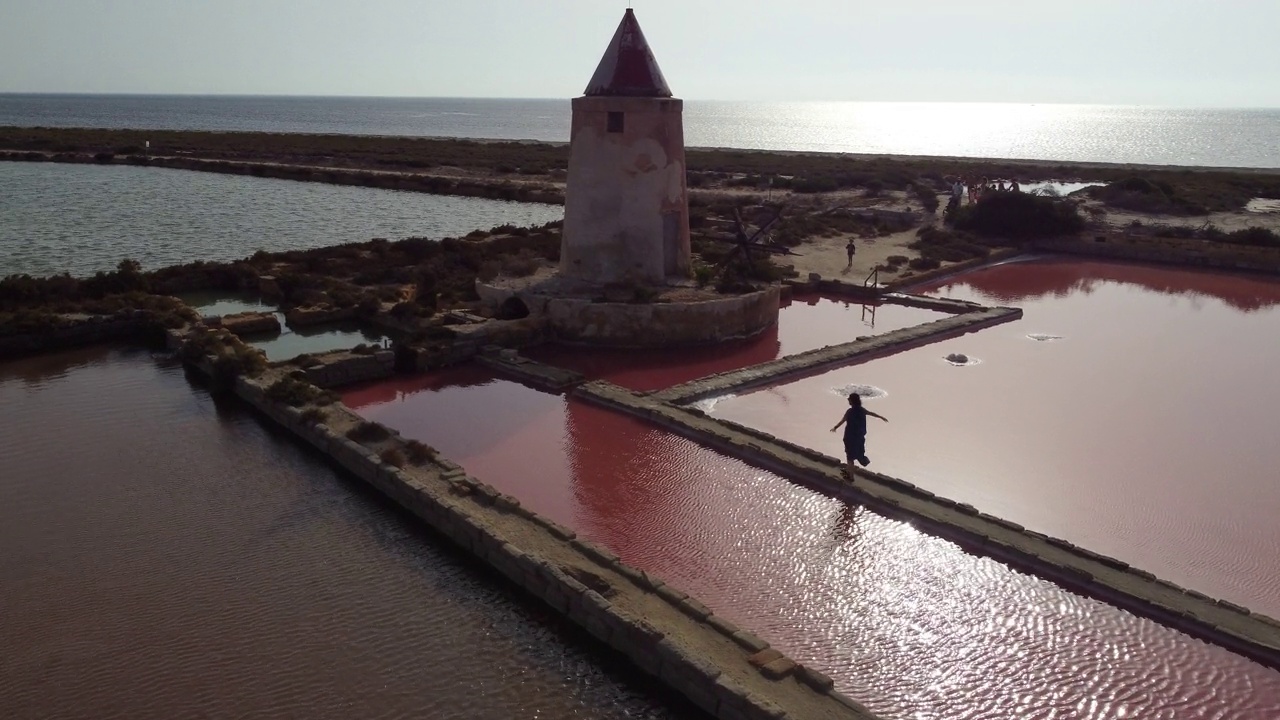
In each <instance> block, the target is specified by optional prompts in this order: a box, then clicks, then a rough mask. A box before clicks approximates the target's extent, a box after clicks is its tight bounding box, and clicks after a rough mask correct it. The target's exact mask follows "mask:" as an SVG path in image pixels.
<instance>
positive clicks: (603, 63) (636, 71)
mask: <svg viewBox="0 0 1280 720" xmlns="http://www.w3.org/2000/svg"><path fill="white" fill-rule="evenodd" d="M585 94H586V95H622V96H626V97H671V88H669V87H667V81H666V79H665V78H663V77H662V71H661V70H659V69H658V61H657V60H654V59H653V51H652V50H650V49H649V43H648V42H646V41H645V39H644V33H642V32H640V23H638V22H636V14H635V13H634V12H632V11H631V8H627V14H625V15H623V16H622V23H621V24H619V25H618V32H616V33H614V35H613V40H612V41H611V42H610V43H609V48H608V49H607V50H605V51H604V57H603V58H601V59H600V66H599V67H597V68H596V74H595V75H592V76H591V83H590V84H588V85H587V91H586V93H585Z"/></svg>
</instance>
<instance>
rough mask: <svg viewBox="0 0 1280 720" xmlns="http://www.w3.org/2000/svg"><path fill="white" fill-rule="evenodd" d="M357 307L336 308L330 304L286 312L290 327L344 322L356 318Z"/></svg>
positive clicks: (285, 316)
mask: <svg viewBox="0 0 1280 720" xmlns="http://www.w3.org/2000/svg"><path fill="white" fill-rule="evenodd" d="M355 316H356V309H355V308H336V307H331V306H329V305H320V306H309V307H299V308H293V309H291V310H288V311H286V312H285V314H284V318H285V320H287V321H288V322H289V326H290V327H310V326H312V325H323V324H325V323H334V322H342V321H344V320H351V319H354V318H355Z"/></svg>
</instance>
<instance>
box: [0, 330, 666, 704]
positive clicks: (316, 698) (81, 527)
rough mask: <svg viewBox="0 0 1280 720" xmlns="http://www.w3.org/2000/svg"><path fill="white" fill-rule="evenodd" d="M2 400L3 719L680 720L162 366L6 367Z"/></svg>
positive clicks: (99, 359) (94, 361)
mask: <svg viewBox="0 0 1280 720" xmlns="http://www.w3.org/2000/svg"><path fill="white" fill-rule="evenodd" d="M0 407H3V408H4V412H3V413H0V457H2V458H3V465H0V468H3V469H2V470H0V548H3V552H0V717H2V718H5V719H6V720H18V719H23V718H33V719H34V718H127V719H128V720H139V719H144V718H157V719H162V718H163V719H168V718H195V717H211V718H375V717H376V718H534V717H546V718H561V717H589V718H599V717H606V718H636V717H648V718H674V717H688V715H687V714H686V711H685V709H684V706H675V707H667V706H665V705H662V704H658V703H657V702H656V701H655V700H653V699H651V698H650V697H648V696H646V694H644V693H643V691H644V689H645V688H644V687H637V686H635V685H632V684H629V681H627V682H624V681H623V680H621V678H622V677H624V674H623V673H622V672H621V670H620V669H618V668H614V667H612V666H610V667H609V668H602V667H601V666H600V665H599V663H598V658H597V657H596V656H595V655H593V654H588V653H587V652H585V651H584V650H583V649H582V647H581V645H580V644H579V642H580V641H578V640H576V639H574V638H575V637H576V636H575V635H566V634H565V633H564V631H563V630H562V629H559V627H558V626H557V625H556V624H549V623H548V622H547V620H546V618H545V617H544V615H543V614H542V613H541V611H540V610H539V609H537V608H536V607H535V606H532V605H523V604H515V603H513V602H512V601H511V599H510V595H511V588H510V587H508V586H507V585H506V584H505V583H498V582H496V581H494V580H493V579H492V578H490V577H489V576H488V575H486V574H481V573H478V572H476V571H475V570H474V569H473V567H474V565H473V564H472V563H470V562H469V561H467V560H466V559H465V558H461V557H458V556H455V555H454V554H453V553H452V552H447V551H442V550H441V549H440V548H439V543H440V542H441V541H439V540H438V539H436V538H433V537H430V536H427V535H425V534H423V533H422V532H421V530H420V529H419V527H418V525H417V524H416V523H415V522H413V521H411V520H408V519H406V518H405V517H404V516H403V515H401V514H400V513H398V512H396V511H394V510H393V509H392V508H391V507H390V506H389V504H388V503H386V502H385V501H383V500H382V499H381V498H379V497H376V496H374V495H373V494H372V493H369V492H365V491H363V489H362V486H360V485H359V484H356V483H348V482H346V481H344V480H342V479H341V478H339V477H338V476H337V475H335V473H334V472H333V471H332V470H330V469H329V468H328V466H326V465H325V464H323V463H322V462H321V461H320V460H318V459H317V458H316V457H314V456H313V455H310V454H307V453H303V452H301V451H300V450H299V449H298V448H297V447H296V446H295V444H294V443H293V442H292V441H290V440H288V439H286V438H280V437H276V436H274V435H272V434H270V433H268V432H266V431H264V430H263V428H262V426H261V425H260V424H259V423H258V422H257V421H256V420H255V419H254V418H252V417H249V416H247V415H245V414H243V413H242V412H241V411H240V410H239V409H237V408H236V407H234V406H233V407H227V406H225V405H223V404H215V403H214V402H213V401H212V400H211V399H210V398H209V397H208V396H207V395H206V394H204V393H203V392H202V391H200V390H199V389H197V388H193V387H191V386H190V385H189V384H188V383H187V381H186V380H185V378H184V377H183V373H182V371H181V369H179V368H177V367H173V366H166V365H157V364H156V363H155V362H154V361H152V360H151V358H150V357H149V356H148V355H147V354H145V353H122V352H116V351H108V350H93V351H85V352H77V353H71V354H66V355H59V356H56V357H49V358H41V359H39V360H35V361H27V362H18V363H8V364H4V365H0ZM626 675H627V676H629V675H631V673H630V671H629V670H628V671H627V672H626Z"/></svg>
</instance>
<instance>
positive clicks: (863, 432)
mask: <svg viewBox="0 0 1280 720" xmlns="http://www.w3.org/2000/svg"><path fill="white" fill-rule="evenodd" d="M868 415H870V416H871V417H874V418H880V419H881V420H883V421H885V422H889V418H887V417H885V416H883V415H877V414H876V413H873V412H871V411H870V410H868V409H866V408H864V407H862V397H861V396H859V395H858V394H857V393H853V394H851V395H849V409H848V410H845V411H844V417H842V418H840V422H838V423H836V426H835V427H833V428H831V432H835V431H836V430H839V429H840V426H841V425H844V455H845V460H846V462H848V463H849V470H851V471H852V470H853V463H854V462H859V463H862V466H863V467H866V466H868V465H870V464H871V460H870V458H868V457H867V416H868Z"/></svg>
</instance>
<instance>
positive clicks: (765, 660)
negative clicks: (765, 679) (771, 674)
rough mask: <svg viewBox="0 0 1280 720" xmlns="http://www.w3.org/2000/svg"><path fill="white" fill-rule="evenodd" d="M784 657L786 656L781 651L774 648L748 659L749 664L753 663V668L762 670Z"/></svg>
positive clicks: (764, 650)
mask: <svg viewBox="0 0 1280 720" xmlns="http://www.w3.org/2000/svg"><path fill="white" fill-rule="evenodd" d="M782 657H784V656H783V654H782V653H781V652H780V651H778V650H775V649H774V648H765V649H763V650H760V651H759V652H757V653H755V654H754V655H752V656H751V657H749V658H747V662H749V663H751V665H752V667H756V668H762V667H764V666H765V665H768V664H769V663H771V662H773V661H774V660H778V659H781V658H782Z"/></svg>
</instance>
